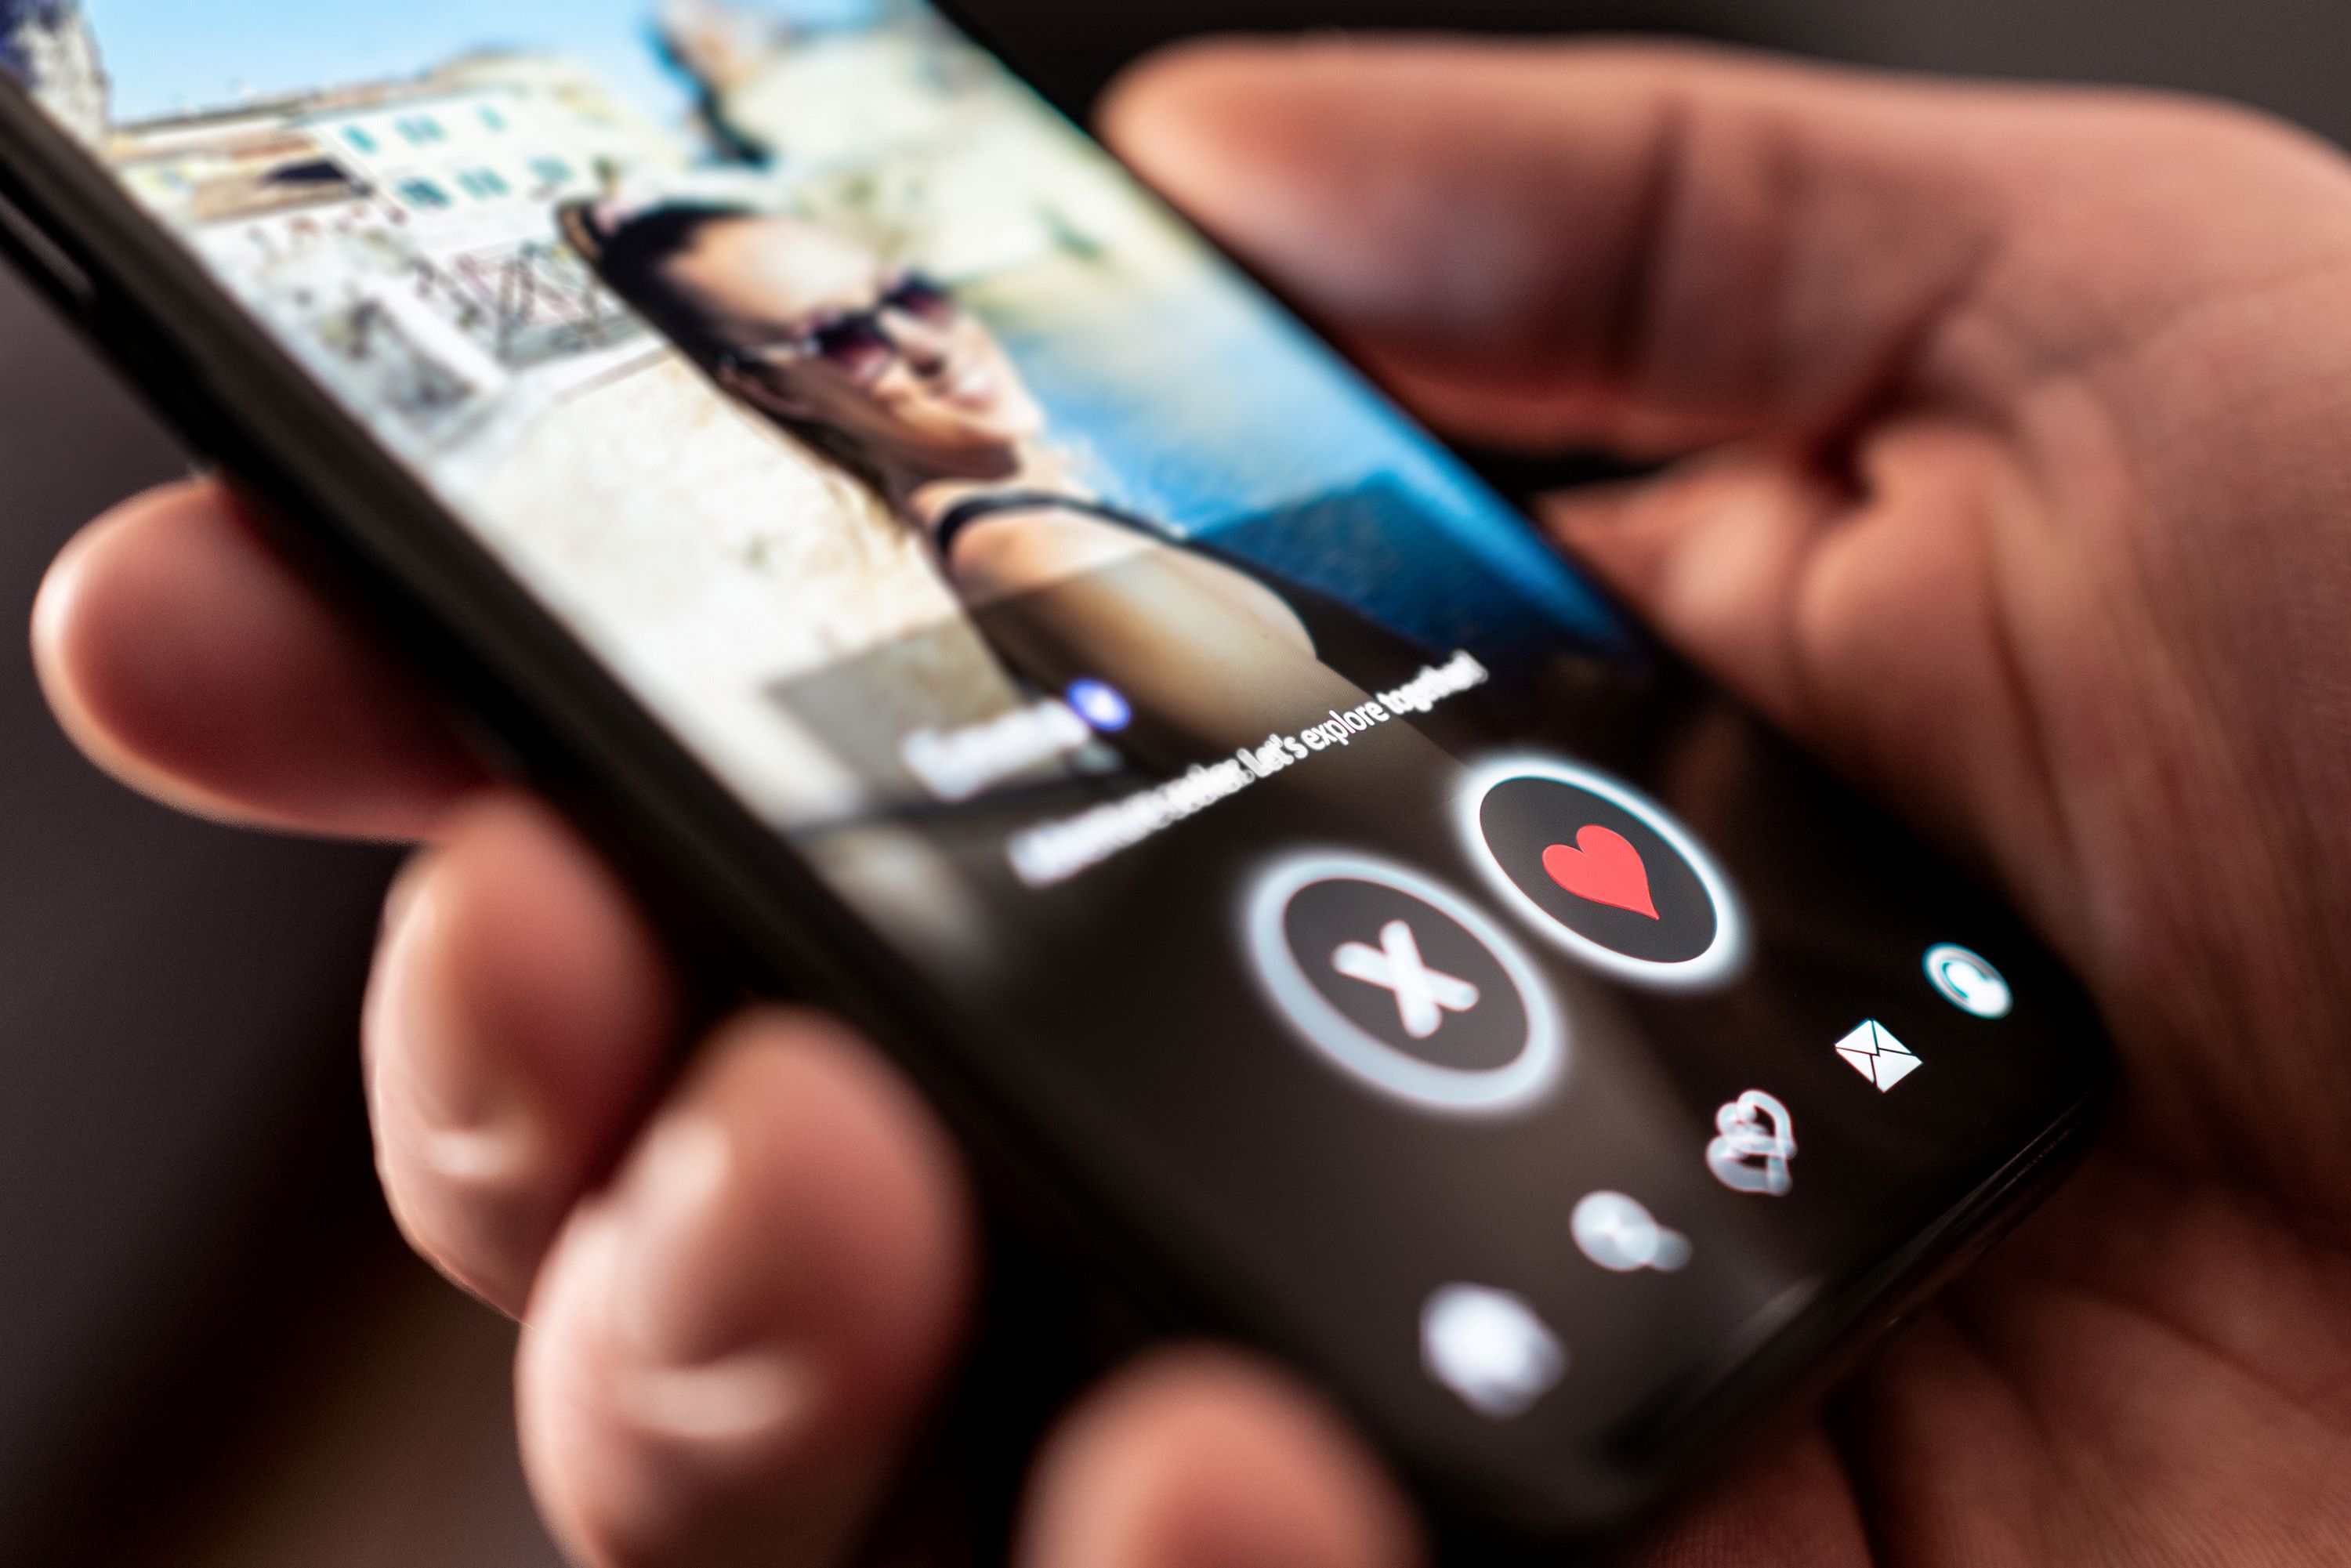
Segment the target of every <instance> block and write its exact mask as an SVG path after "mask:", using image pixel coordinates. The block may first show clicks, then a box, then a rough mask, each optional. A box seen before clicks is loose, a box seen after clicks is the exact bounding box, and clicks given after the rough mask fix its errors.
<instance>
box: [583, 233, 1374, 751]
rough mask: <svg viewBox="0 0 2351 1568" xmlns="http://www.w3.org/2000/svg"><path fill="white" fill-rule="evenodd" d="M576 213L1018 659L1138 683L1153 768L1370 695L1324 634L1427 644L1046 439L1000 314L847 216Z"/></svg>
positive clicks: (1136, 736) (735, 386)
mask: <svg viewBox="0 0 2351 1568" xmlns="http://www.w3.org/2000/svg"><path fill="white" fill-rule="evenodd" d="M564 227H565V231H566V233H567V234H568V235H569V237H570V239H571V242H572V244H573V245H574V246H577V247H578V248H579V249H580V251H581V252H582V253H583V254H584V255H586V256H588V257H589V258H590V261H591V262H592V263H593V265H594V266H595V267H596V268H597V270H598V272H599V273H600V274H601V276H602V277H603V278H604V279H605V281H606V282H607V283H608V284H609V285H610V286H611V287H612V289H613V290H614V292H616V293H617V294H619V295H620V296H621V297H622V298H623V299H625V300H627V301H628V302H629V304H630V305H632V307H634V308H636V309H637V310H638V312H639V313H640V314H642V315H643V316H644V317H645V318H646V319H648V320H650V321H651V322H652V323H653V325H654V326H655V327H657V328H659V329H661V330H662V331H663V332H664V333H665V334H666V335H667V336H668V337H670V338H671V339H672V340H674V342H675V343H676V344H677V345H678V347H679V348H680V349H682V350H684V351H685V352H686V353H687V354H688V355H690V356H691V357H693V358H694V359H695V361H697V362H698V363H699V364H700V365H701V366H702V367H703V369H704V370H705V371H706V372H707V373H708V374H709V375H710V376H711V377H712V378H713V379H714V380H715V381H716V382H717V383H718V384H719V385H720V386H722V387H723V388H725V389H726V391H727V392H729V393H731V394H732V395H733V396H735V397H736V398H737V399H738V400H740V401H741V402H743V403H745V404H747V406H749V407H752V408H755V409H757V410H758V411H759V412H760V413H763V414H765V415H766V416H767V417H768V418H769V419H771V420H773V421H774V422H775V423H777V424H778V426H780V427H781V428H783V429H784V430H785V431H786V432H788V433H789V434H791V435H793V436H794V437H796V438H798V439H799V441H800V442H801V443H803V444H806V445H808V446H810V447H811V448H813V449H815V450H816V451H818V452H820V453H821V454H822V455H825V456H826V457H828V458H830V459H831V461H833V462H834V463H836V464H838V465H840V466H841V467H842V468H843V469H845V470H846V471H848V472H849V473H850V474H852V475H853V476H856V477H857V478H859V479H861V480H862V481H863V482H864V483H865V484H867V485H869V486H872V489H873V490H874V491H875V492H876V493H877V494H879V495H880V496H881V497H883V500H884V501H885V502H886V503H887V505H888V506H889V507H891V509H892V510H893V512H894V513H895V514H896V515H897V516H898V517H901V518H903V519H904V520H905V521H906V522H907V523H908V524H909V525H910V526H912V527H914V528H918V529H920V530H921V531H922V533H923V534H924V536H925V538H928V539H930V540H931V542H932V544H933V547H934V549H935V551H936V553H937V557H938V560H939V564H940V567H941V570H943V572H944V573H945V575H946V579H947V580H948V582H949V583H950V584H951V585H952V586H953V587H954V589H955V590H956V593H957V595H958V596H959V597H960V598H961V599H962V601H963V602H964V603H965V605H966V606H967V607H968V608H969V610H970V611H971V612H972V615H973V619H974V620H975V622H977V624H978V626H979V628H980V630H981V632H982V633H983V634H984V635H985V636H986V637H987V640H988V642H989V643H990V644H991V646H993V648H994V649H995V651H996V653H998V656H999V657H1000V658H1002V659H1003V660H1004V662H1005V664H1007V665H1008V667H1009V668H1011V669H1012V670H1013V671H1015V672H1016V673H1017V674H1020V675H1022V676H1024V677H1026V678H1027V679H1029V680H1030V681H1032V682H1034V683H1035V684H1036V685H1038V686H1039V687H1040V688H1041V689H1043V690H1047V691H1061V690H1064V689H1066V687H1067V686H1068V685H1070V683H1071V682H1073V681H1075V680H1078V679H1080V678H1081V677H1092V678H1094V679H1099V680H1102V681H1107V682H1108V683H1110V684H1111V685H1113V686H1115V687H1117V688H1118V689H1119V690H1120V691H1121V692H1123V693H1124V694H1125V695H1126V696H1127V698H1128V699H1129V701H1130V703H1131V705H1132V706H1133V708H1134V716H1135V717H1134V725H1133V726H1132V727H1131V728H1130V729H1129V730H1127V731H1126V732H1124V733H1122V734H1121V735H1120V736H1119V737H1118V743H1119V747H1120V749H1121V750H1122V751H1123V752H1124V753H1125V754H1126V755H1127V756H1128V757H1129V758H1130V759H1131V760H1133V761H1134V762H1136V763H1137V764H1139V765H1142V766H1144V767H1146V768H1153V769H1154V770H1156V771H1164V772H1175V771H1180V770H1181V769H1182V768H1184V767H1186V766H1187V765H1189V764H1190V763H1192V762H1195V761H1199V760H1202V759H1204V758H1215V757H1219V756H1222V755H1225V754H1227V753H1228V752H1230V751H1232V750H1234V749H1236V748H1238V747H1259V746H1262V745H1263V744H1264V743H1265V741H1266V740H1267V739H1268V737H1270V736H1271V735H1274V734H1277V733H1279V734H1288V733H1290V732H1291V731H1293V730H1296V729H1298V728H1299V727H1301V726H1303V725H1305V724H1308V723H1311V722H1313V721H1315V720H1318V719H1323V718H1326V717H1327V716H1328V713H1329V711H1330V710H1336V711H1338V712H1341V713H1345V712H1347V711H1348V710H1350V709H1352V708H1354V707H1356V706H1359V705H1361V704H1363V703H1364V701H1365V700H1366V698H1365V693H1364V688H1363V686H1362V685H1358V684H1357V683H1356V682H1355V681H1353V680H1350V679H1349V678H1347V677H1346V676H1344V675H1342V674H1340V673H1339V672H1338V671H1337V670H1334V669H1333V668H1332V667H1331V665H1330V664H1327V663H1325V662H1324V659H1323V657H1322V654H1321V653H1318V651H1317V649H1318V644H1323V645H1326V646H1328V647H1331V648H1343V649H1345V650H1347V651H1348V652H1349V653H1353V654H1356V655H1358V656H1357V657H1351V658H1350V659H1349V661H1348V663H1349V664H1350V665H1351V667H1353V668H1355V670H1356V673H1357V674H1359V675H1363V676H1364V678H1365V680H1366V681H1367V682H1370V683H1374V684H1376V682H1378V681H1384V680H1392V679H1400V678H1402V677H1403V676H1404V675H1405V674H1409V673H1410V672H1411V670H1412V668H1413V667H1415V664H1416V661H1417V660H1418V658H1419V657H1420V656H1421V655H1420V651H1419V650H1416V649H1413V650H1406V649H1405V648H1404V647H1403V646H1402V643H1401V640H1400V639H1397V638H1395V637H1393V636H1391V635H1389V634H1387V633H1386V632H1384V630H1382V629H1381V628H1379V627H1377V626H1375V625H1373V624H1372V623H1371V622H1369V621H1368V619H1367V618H1365V617H1364V616H1362V615H1359V614H1356V613H1355V612H1352V611H1351V610H1349V609H1347V608H1346V607H1345V606H1343V605H1339V604H1337V603H1335V602H1333V601H1329V600H1326V599H1323V598H1322V597H1321V596H1320V595H1315V594H1312V593H1309V592H1305V591H1301V590H1298V589H1296V588H1295V587H1293V586H1290V585H1286V584H1285V585H1282V586H1281V587H1280V590H1279V591H1277V589H1276V588H1275V587H1274V586H1270V585H1269V583H1268V582H1267V581H1266V580H1263V579H1262V578H1261V577H1260V576H1259V575H1257V574H1253V573H1252V572H1250V571H1249V570H1246V569H1244V568H1243V567H1241V566H1239V565H1238V564H1237V563H1234V562H1232V561H1229V560H1227V559H1221V558H1219V557H1218V556H1217V555H1216V554H1215V553H1214V552H1213V551H1212V550H1209V549H1204V548H1202V547H1199V546H1196V545H1193V544H1189V543H1186V542H1184V541H1181V540H1179V539H1177V538H1175V537H1174V536H1172V535H1171V534H1169V533H1168V532H1167V531H1166V530H1165V529H1164V528H1160V527H1158V526H1157V525H1155V524H1153V523H1151V522H1148V521H1146V520H1144V519H1141V518H1137V517H1133V516H1131V515H1128V514H1125V513H1123V512H1120V511H1118V510H1117V509H1115V508H1113V507H1108V506H1105V505H1103V504H1102V502H1101V501H1100V500H1099V499H1098V498H1096V497H1093V496H1092V495H1091V494H1090V493H1089V492H1088V490H1087V489H1086V487H1085V486H1084V485H1083V484H1082V483H1081V481H1080V479H1079V478H1078V476H1076V474H1075V473H1074V472H1073V471H1072V470H1071V466H1070V465H1068V464H1067V462H1066V461H1065V460H1063V459H1062V458H1061V456H1060V455H1058V454H1057V453H1056V452H1054V451H1053V449H1052V448H1051V446H1050V444H1048V443H1047V441H1046V439H1045V434H1046V431H1045V418H1044V413H1043V411H1042V410H1041V409H1040V408H1039V406H1038V404H1037V402H1036V400H1035V399H1034V398H1033V397H1032V396H1031V395H1030V394H1029V390H1028V388H1027V387H1026V386H1025V385H1024V384H1023V383H1022V382H1021V379H1020V375H1019V371H1018V370H1017V369H1016V368H1015V367H1014V365H1013V363H1012V361H1011V360H1010V358H1009V357H1008V355H1007V354H1006V353H1005V351H1004V348H1003V346H1002V345H1001V344H1000V343H998V341H997V340H996V338H995V336H994V334H993V333H991V332H990V331H989V330H988V329H987V325H986V324H985V323H983V322H982V321H980V320H979V319H978V318H977V317H976V316H974V315H973V314H972V313H971V312H969V311H967V310H966V309H964V308H961V307H960V306H959V305H958V304H957V303H956V301H955V299H954V298H953V297H952V296H951V295H949V294H948V293H947V292H946V290H945V289H944V288H943V287H940V286H939V285H937V284H935V283H934V282H932V281H930V280H929V279H927V278H925V277H922V276H921V275H920V274H918V273H914V272H907V271H903V270H893V269H892V268H890V267H885V266H884V265H883V262H882V260H881V258H880V257H878V256H876V255H875V254H874V253H873V252H872V250H871V249H869V248H868V247H866V246H863V245H861V244H859V243H857V242H856V241H854V240H852V239H851V238H849V237H848V236H846V235H841V234H840V233H838V232H835V231H833V230H831V229H828V228H825V227H823V226H821V225H817V224H813V223H810V222H809V221H807V220H805V219H801V218H798V217H792V216H786V215H778V214H760V213H755V212H751V211H748V210H745V209H741V208H734V207H722V206H712V205H702V204H671V205H665V206H661V207H656V208H653V209H651V210H648V211H644V212H641V213H637V214H630V215H626V216H622V217H620V218H616V219H606V218H601V217H600V215H599V214H597V213H596V212H595V211H594V210H593V209H590V208H587V207H577V208H573V209H570V210H569V211H568V212H567V213H566V214H565V221H564ZM1310 623H1311V631H1310ZM1366 664H1368V665H1369V668H1368V669H1366V668H1365V667H1364V666H1365V665H1366ZM1392 728H1393V730H1394V731H1395V733H1396V735H1397V737H1398V744H1399V745H1403V746H1406V747H1410V746H1411V745H1412V743H1410V742H1406V741H1405V740H1404V739H1403V737H1404V735H1405V727H1404V726H1401V725H1399V726H1395V727H1392Z"/></svg>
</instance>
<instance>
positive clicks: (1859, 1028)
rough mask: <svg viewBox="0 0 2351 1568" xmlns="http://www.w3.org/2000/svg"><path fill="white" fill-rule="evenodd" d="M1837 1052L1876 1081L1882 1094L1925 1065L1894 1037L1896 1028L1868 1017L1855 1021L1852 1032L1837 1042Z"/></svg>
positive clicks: (1854, 1067)
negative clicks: (1892, 1028)
mask: <svg viewBox="0 0 2351 1568" xmlns="http://www.w3.org/2000/svg"><path fill="white" fill-rule="evenodd" d="M1836 1053H1837V1054H1838V1055H1839V1056H1842V1057H1844V1059H1845V1061H1848V1062H1850V1063H1851V1064H1852V1065H1853V1070H1854V1071H1855V1072H1858V1073H1860V1074H1861V1075H1862V1076H1863V1077H1864V1078H1866V1079H1868V1080H1869V1081H1870V1082H1872V1083H1875V1084H1876V1085H1877V1092H1879V1093H1881V1094H1883V1093H1884V1092H1886V1091H1887V1090H1888V1089H1891V1088H1893V1087H1894V1086H1895V1085H1896V1084H1897V1083H1899V1082H1902V1081H1903V1080H1904V1079H1906V1078H1907V1077H1909V1076H1910V1075H1911V1074H1912V1073H1914V1072H1916V1071H1918V1069H1919V1067H1920V1066H1921V1065H1922V1064H1921V1063H1920V1061H1918V1055H1917V1052H1916V1051H1912V1050H1911V1049H1910V1048H1909V1047H1908V1046H1907V1045H1905V1044H1903V1043H1902V1042H1901V1041H1900V1040H1896V1039H1895V1038H1894V1031H1893V1030H1889V1029H1887V1028H1886V1026H1885V1025H1884V1024H1882V1023H1879V1022H1878V1021H1877V1020H1876V1019H1866V1020H1865V1021H1863V1022H1862V1023H1859V1024H1856V1025H1855V1027H1854V1030H1853V1032H1852V1033H1851V1034H1848V1035H1846V1036H1845V1037H1844V1039H1843V1040H1839V1041H1837V1042H1836Z"/></svg>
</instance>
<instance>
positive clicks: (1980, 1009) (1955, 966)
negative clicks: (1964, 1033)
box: [1927, 942, 2016, 1019]
mask: <svg viewBox="0 0 2351 1568" xmlns="http://www.w3.org/2000/svg"><path fill="white" fill-rule="evenodd" d="M1927 979H1928V983H1930V984H1931V985H1933V987H1934V988H1935V989H1936V990H1938V991H1939V992H1941V993H1942V996H1943V999H1944V1000H1945V1001H1947V1002H1949V1003H1950V1004H1951V1005H1952V1006H1953V1007H1955V1008H1957V1009H1959V1010H1960V1011H1961V1012H1967V1013H1973V1014H1975V1016H1976V1017H1978V1018H1980V1019H2002V1018H2006V1017H2007V1016H2008V1009H2010V1008H2011V1007H2014V1006H2015V1005H2016V997H2015V995H2014V993H2012V992H2011V991H2010V990H2009V988H2008V981H2007V980H2006V979H2004V978H2002V977H2001V972H2000V971H1999V970H1998V969H1995V968H1993V967H1991V962H1990V961H1989V960H1987V959H1986V958H1985V957H1984V956H1982V955H1981V954H1980V953H1972V952H1970V951H1969V950H1968V949H1967V948H1965V947H1962V946H1959V944H1958V943H1956V942H1945V943H1942V944H1940V945H1939V946H1933V947H1929V948H1928V949H1927Z"/></svg>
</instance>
